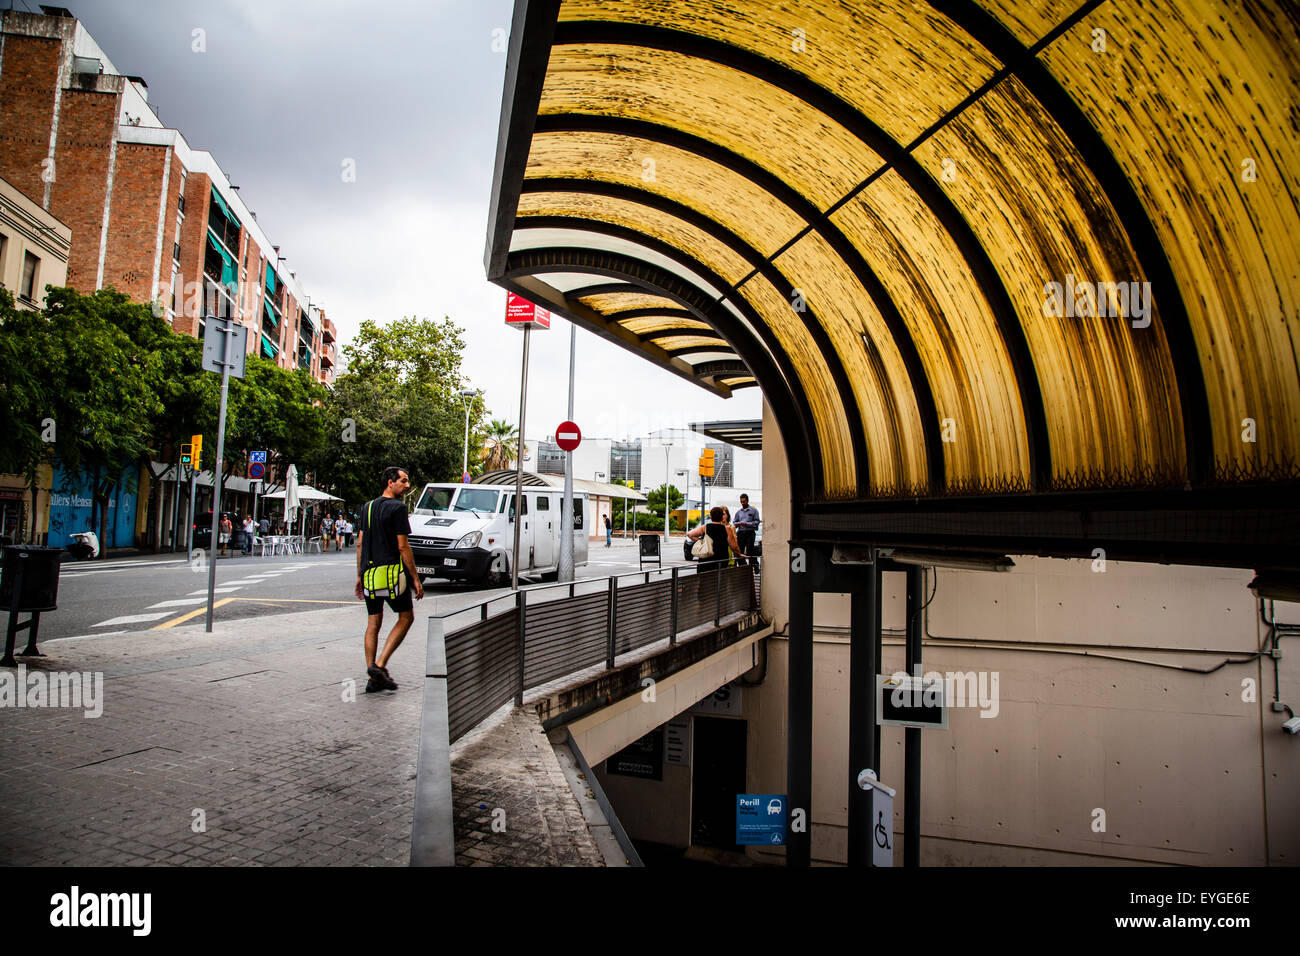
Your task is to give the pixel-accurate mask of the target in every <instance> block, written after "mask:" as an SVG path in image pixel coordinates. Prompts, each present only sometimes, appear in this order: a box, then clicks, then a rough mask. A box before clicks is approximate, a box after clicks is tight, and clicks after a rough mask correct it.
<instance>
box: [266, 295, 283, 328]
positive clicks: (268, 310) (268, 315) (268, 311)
mask: <svg viewBox="0 0 1300 956" xmlns="http://www.w3.org/2000/svg"><path fill="white" fill-rule="evenodd" d="M262 310H263V311H264V312H265V313H266V318H267V320H268V321H269V322H270V323H271V324H272V325H274V326H276V327H277V328H278V327H279V325H280V323H279V322H277V321H276V320H275V312H274V311H273V310H272V309H271V303H270V302H267V301H266V300H265V299H263V300H262Z"/></svg>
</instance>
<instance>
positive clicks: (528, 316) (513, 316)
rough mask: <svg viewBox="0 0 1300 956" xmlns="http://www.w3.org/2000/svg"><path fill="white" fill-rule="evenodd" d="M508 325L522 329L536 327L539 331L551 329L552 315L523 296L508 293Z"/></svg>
mask: <svg viewBox="0 0 1300 956" xmlns="http://www.w3.org/2000/svg"><path fill="white" fill-rule="evenodd" d="M506 325H514V326H518V327H520V328H523V327H524V326H525V325H535V326H537V328H539V329H549V328H550V327H551V313H550V312H548V311H547V310H546V309H543V308H541V307H540V306H536V305H533V303H531V302H529V301H528V300H527V299H525V298H524V297H523V296H519V295H515V294H514V293H513V292H507V293H506Z"/></svg>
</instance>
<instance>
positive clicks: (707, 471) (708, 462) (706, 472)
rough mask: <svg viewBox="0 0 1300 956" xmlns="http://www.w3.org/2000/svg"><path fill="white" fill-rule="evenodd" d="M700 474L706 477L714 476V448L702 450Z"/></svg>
mask: <svg viewBox="0 0 1300 956" xmlns="http://www.w3.org/2000/svg"><path fill="white" fill-rule="evenodd" d="M700 475H701V476H702V477H704V478H712V477H713V449H712V448H706V449H704V451H702V452H700Z"/></svg>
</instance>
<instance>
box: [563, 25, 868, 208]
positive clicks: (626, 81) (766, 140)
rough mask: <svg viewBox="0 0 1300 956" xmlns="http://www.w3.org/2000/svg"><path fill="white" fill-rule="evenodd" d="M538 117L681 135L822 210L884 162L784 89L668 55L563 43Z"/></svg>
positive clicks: (698, 60)
mask: <svg viewBox="0 0 1300 956" xmlns="http://www.w3.org/2000/svg"><path fill="white" fill-rule="evenodd" d="M538 112H539V114H542V115H545V114H547V113H585V114H596V115H600V116H614V117H617V118H619V119H633V120H642V121H645V122H648V123H656V124H658V125H661V126H667V127H670V128H672V129H677V130H681V131H682V132H684V133H689V134H691V135H692V136H698V137H701V138H702V139H706V140H710V141H711V142H714V143H717V144H718V145H719V146H723V147H725V148H726V149H729V150H731V151H732V152H733V153H736V154H738V155H740V156H743V157H744V158H745V159H748V160H749V161H750V162H753V163H755V164H756V165H758V166H761V167H763V168H764V169H766V170H767V171H768V172H771V173H774V174H775V175H776V176H778V177H780V178H781V179H782V180H783V181H784V182H786V183H788V184H789V185H791V186H793V187H794V188H795V189H796V190H797V191H798V192H800V193H802V194H803V195H804V196H805V197H807V198H808V199H810V200H812V202H813V203H815V204H816V205H817V206H818V207H819V208H822V209H824V208H826V207H827V206H829V205H830V204H831V203H833V202H835V201H836V200H837V199H839V198H840V196H842V195H844V193H846V192H848V191H849V190H850V189H852V188H853V187H854V186H856V185H857V184H858V183H860V182H861V181H862V180H863V179H865V178H866V177H867V176H868V175H869V174H870V173H871V172H872V171H873V170H874V169H876V167H878V166H879V165H880V157H879V156H877V155H876V154H875V153H873V152H872V151H871V150H870V149H868V148H867V147H865V146H864V145H863V143H862V141H861V140H860V139H858V138H857V137H856V136H854V135H853V134H852V133H850V132H849V131H848V130H846V129H845V128H844V127H843V126H841V125H840V124H839V123H837V122H835V121H834V120H831V119H829V118H828V117H827V116H826V115H825V114H824V113H822V112H820V111H819V110H817V109H814V108H813V107H812V106H810V105H808V104H807V103H805V102H804V101H803V100H801V99H799V98H798V97H795V96H793V95H791V94H789V93H787V92H785V91H784V90H782V89H781V88H780V87H778V86H773V85H772V84H770V83H767V82H764V81H763V80H760V79H758V78H756V77H754V76H751V75H750V74H748V73H742V72H739V71H737V70H733V69H731V68H729V67H726V66H723V65H721V64H719V63H715V62H713V61H712V60H705V59H701V58H699V57H694V56H687V55H686V54H683V53H677V52H673V51H668V50H653V49H646V48H644V47H635V46H624V45H621V44H593V45H585V44H583V45H577V44H575V45H558V46H556V47H555V48H554V49H552V50H551V59H550V62H549V63H548V64H547V67H546V85H545V86H544V87H543V89H542V102H541V106H540V107H539V109H538ZM812 143H816V148H815V149H810V148H809V145H810V144H812Z"/></svg>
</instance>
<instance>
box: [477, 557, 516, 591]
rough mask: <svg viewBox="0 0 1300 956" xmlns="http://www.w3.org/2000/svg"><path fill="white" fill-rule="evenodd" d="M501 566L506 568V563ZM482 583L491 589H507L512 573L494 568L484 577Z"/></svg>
mask: <svg viewBox="0 0 1300 956" xmlns="http://www.w3.org/2000/svg"><path fill="white" fill-rule="evenodd" d="M495 564H497V562H495V561H494V562H493V565H495ZM500 564H501V566H502V567H504V566H505V562H504V561H502V562H500ZM480 583H481V584H483V585H484V586H486V587H489V588H504V587H507V586H508V585H509V584H510V572H509V571H503V570H500V569H497V568H492V569H490V570H489V571H488V573H487V574H485V575H483V577H482V579H481V581H480Z"/></svg>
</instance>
